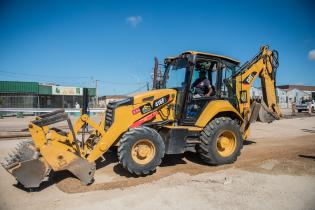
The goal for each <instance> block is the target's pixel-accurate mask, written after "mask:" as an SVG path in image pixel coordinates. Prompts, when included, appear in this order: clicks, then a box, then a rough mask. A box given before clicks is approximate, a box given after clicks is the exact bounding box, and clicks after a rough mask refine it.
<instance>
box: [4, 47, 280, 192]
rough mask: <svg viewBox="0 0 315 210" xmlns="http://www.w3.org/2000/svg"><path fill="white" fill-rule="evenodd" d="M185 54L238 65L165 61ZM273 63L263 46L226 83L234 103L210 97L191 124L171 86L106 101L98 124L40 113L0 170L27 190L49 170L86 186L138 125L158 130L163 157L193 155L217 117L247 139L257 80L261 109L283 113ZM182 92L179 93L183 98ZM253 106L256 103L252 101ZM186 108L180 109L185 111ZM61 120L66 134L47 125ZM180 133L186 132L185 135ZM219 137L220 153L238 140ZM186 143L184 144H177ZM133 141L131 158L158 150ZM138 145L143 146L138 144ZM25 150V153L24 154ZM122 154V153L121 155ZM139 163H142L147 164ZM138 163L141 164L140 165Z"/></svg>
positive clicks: (225, 135)
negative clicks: (234, 125)
mask: <svg viewBox="0 0 315 210" xmlns="http://www.w3.org/2000/svg"><path fill="white" fill-rule="evenodd" d="M187 55H188V56H192V57H194V56H195V57H196V56H197V55H200V56H204V57H205V56H207V58H208V57H209V58H210V59H212V58H213V57H215V59H225V60H228V61H230V62H234V63H235V64H237V62H238V61H235V60H232V59H229V58H227V57H224V56H217V55H213V54H207V53H200V52H193V51H188V52H185V53H183V54H181V55H179V56H178V57H172V58H167V59H166V63H167V62H172V61H174V60H176V59H177V58H182V57H184V56H187ZM204 57H202V58H204ZM272 59H273V57H272V51H269V50H268V48H267V47H263V48H262V49H261V51H260V54H259V57H257V56H256V57H255V59H253V60H252V61H251V63H250V65H247V66H245V67H243V68H241V70H240V71H239V72H238V73H235V75H233V76H232V77H231V78H230V81H228V82H230V83H232V82H234V84H235V88H234V89H233V92H234V95H235V101H236V103H232V102H231V101H229V100H225V99H223V98H222V99H215V100H214V99H211V100H209V102H207V103H206V105H205V106H204V108H203V109H202V112H201V113H200V115H199V116H198V117H197V119H196V120H195V121H194V122H192V123H190V124H189V123H188V124H185V123H183V121H182V119H181V117H179V116H182V113H179V114H178V113H177V112H176V111H177V109H178V107H179V106H181V105H182V103H184V102H182V101H179V100H182V98H181V97H180V95H179V91H178V90H177V89H173V88H171V89H170V88H158V89H155V90H151V91H147V92H144V93H139V94H136V95H133V96H130V97H128V98H126V99H123V100H120V101H116V102H110V103H109V104H108V106H107V110H106V113H105V114H104V118H103V119H102V120H101V121H100V122H94V121H93V120H92V119H91V118H90V117H89V115H88V114H82V115H81V116H80V117H79V118H78V119H77V120H76V122H75V123H74V124H73V125H72V123H71V121H70V119H69V118H68V116H67V114H66V113H65V112H64V110H57V111H56V112H53V113H49V114H44V115H41V116H39V117H37V118H36V120H34V121H32V122H31V123H30V124H29V131H30V133H31V135H32V139H33V141H32V142H26V143H24V144H22V146H20V147H19V148H18V149H17V151H18V153H19V154H17V155H16V156H15V158H12V159H10V160H8V161H7V163H5V164H3V166H4V167H5V168H6V169H7V170H8V171H9V172H10V173H11V174H13V175H14V176H15V177H16V179H17V180H18V181H19V182H21V183H22V184H23V185H24V186H25V187H30V188H31V187H38V186H39V185H40V183H41V182H42V180H44V178H45V177H46V176H47V175H48V174H49V172H50V171H51V170H53V171H60V170H69V171H71V172H72V173H73V174H74V175H75V176H77V177H78V178H79V179H80V180H81V181H82V182H83V183H84V184H89V183H91V182H92V181H93V176H94V172H95V169H96V167H95V161H96V160H98V159H99V158H101V157H102V156H103V155H104V153H106V152H107V151H108V150H109V149H110V148H111V147H113V146H117V145H120V144H126V142H125V140H123V141H122V142H121V139H123V138H124V135H125V134H126V133H128V132H130V131H132V130H133V129H136V128H139V127H143V126H144V127H153V128H156V131H157V132H158V133H160V135H161V137H163V139H164V141H165V142H164V143H163V144H165V148H166V150H165V153H166V154H167V153H168V154H177V153H183V152H185V151H188V149H187V148H189V149H192V150H194V151H195V147H196V148H197V147H198V145H199V144H200V139H199V138H200V135H201V134H202V132H206V131H207V130H206V131H205V129H206V128H207V126H208V127H209V126H210V127H211V126H212V125H211V124H209V123H210V122H212V121H213V120H215V119H219V118H220V120H221V121H222V120H223V121H224V120H225V119H231V120H234V121H235V122H237V124H238V125H237V126H239V129H240V133H241V135H242V136H241V138H242V139H247V138H248V134H249V127H250V123H251V122H253V121H254V120H255V119H253V118H256V117H257V115H258V114H257V113H258V112H259V111H260V109H258V108H257V107H256V108H255V107H253V106H252V105H253V103H251V102H250V87H251V86H252V84H253V82H254V80H255V79H256V78H257V77H260V78H261V79H262V88H263V93H264V105H263V107H264V108H265V109H268V110H267V111H269V112H270V113H271V115H272V116H274V118H279V116H280V115H281V113H280V109H279V107H278V105H277V103H276V96H275V77H274V76H273V74H274V72H273V71H274V69H273V66H272V62H273V61H272ZM164 79H165V78H164ZM244 79H245V80H244ZM186 92H187V91H186ZM186 92H185V91H184V92H183V93H184V94H186ZM184 96H185V95H184ZM182 97H183V96H182ZM185 103H187V102H185ZM254 105H256V104H255V103H254ZM257 106H258V105H257ZM259 106H260V105H259ZM185 107H186V106H184V105H183V109H184V108H185ZM254 110H256V111H254ZM254 112H256V113H254ZM60 121H67V123H68V125H69V131H68V132H64V131H60V130H59V129H55V128H51V127H50V125H51V124H54V123H56V122H60ZM86 128H89V132H86ZM209 129H210V128H209ZM82 132H85V133H86V134H88V135H87V138H86V139H79V138H78V136H79V134H80V133H82ZM152 132H153V131H152ZM154 132H155V131H154ZM154 132H153V133H154ZM183 133H187V134H185V135H186V136H185V135H184V134H183ZM231 133H232V134H231ZM181 135H183V136H181ZM217 138H218V140H217V141H218V148H219V149H220V148H223V147H224V146H227V145H229V144H231V145H232V144H233V145H234V146H233V145H232V146H230V148H232V149H233V148H234V147H235V144H236V141H235V138H236V137H235V135H234V134H233V132H229V131H224V132H221V133H220V135H218V137H217ZM172 139H174V140H172ZM184 139H186V140H185V141H187V142H185V144H181V141H184ZM201 140H202V139H201ZM137 142H138V144H140V146H139V148H137V151H138V153H133V156H136V155H140V156H141V155H143V154H144V153H148V152H149V149H150V148H149V147H153V150H152V151H153V153H152V154H155V153H157V152H158V151H157V149H158V147H155V146H154V144H153V143H152V144H150V143H149V144H148V143H147V142H150V141H147V140H145V139H144V140H143V139H142V140H141V141H140V143H139V141H137ZM142 142H144V143H143V144H141V143H142ZM174 142H176V143H174ZM135 145H136V144H135ZM148 145H149V146H148ZM152 145H153V146H152ZM177 145H179V146H177ZM187 145H190V147H188V146H187ZM191 145H192V146H191ZM134 147H135V146H133V148H134ZM163 147H164V145H163ZM197 149H198V148H197ZM25 151H27V152H26V153H27V154H28V155H25V154H23V152H24V153H25ZM152 151H151V152H152ZM196 151H197V150H196ZM227 151H228V150H226V151H223V152H221V153H220V154H224V155H226V156H228V155H229V154H230V153H229V152H227ZM131 152H132V151H131ZM21 153H22V154H21ZM120 153H122V152H121V151H120ZM140 158H141V157H140ZM122 162H123V161H122ZM142 162H144V163H145V161H142ZM142 162H141V160H139V161H138V163H142ZM140 165H141V164H140ZM31 167H39V168H40V170H38V171H39V172H38V175H37V176H36V177H35V178H32V173H33V172H34V171H33V170H31V169H30V168H31ZM22 169H23V170H22ZM27 176H29V177H27Z"/></svg>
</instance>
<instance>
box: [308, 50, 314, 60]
mask: <svg viewBox="0 0 315 210" xmlns="http://www.w3.org/2000/svg"><path fill="white" fill-rule="evenodd" d="M308 58H309V59H310V60H315V49H314V50H311V51H309V53H308Z"/></svg>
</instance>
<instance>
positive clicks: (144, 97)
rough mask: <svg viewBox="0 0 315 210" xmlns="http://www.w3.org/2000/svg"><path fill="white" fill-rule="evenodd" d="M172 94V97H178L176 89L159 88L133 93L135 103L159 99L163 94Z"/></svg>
mask: <svg viewBox="0 0 315 210" xmlns="http://www.w3.org/2000/svg"><path fill="white" fill-rule="evenodd" d="M166 95H170V97H171V98H175V97H176V90H174V89H159V90H151V91H147V92H143V93H138V94H135V95H133V103H134V104H140V103H144V102H150V101H154V100H157V99H159V98H161V97H163V96H166Z"/></svg>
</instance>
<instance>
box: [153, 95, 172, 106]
mask: <svg viewBox="0 0 315 210" xmlns="http://www.w3.org/2000/svg"><path fill="white" fill-rule="evenodd" d="M169 98H170V95H166V96H163V97H162V98H159V99H156V100H155V101H153V109H155V108H157V107H159V106H162V105H164V104H166V103H167V102H168V100H169Z"/></svg>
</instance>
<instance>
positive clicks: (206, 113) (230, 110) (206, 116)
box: [195, 100, 244, 128]
mask: <svg viewBox="0 0 315 210" xmlns="http://www.w3.org/2000/svg"><path fill="white" fill-rule="evenodd" d="M224 113H226V114H227V116H229V115H232V117H234V118H237V119H238V120H240V121H241V122H244V119H243V118H242V116H241V115H240V114H239V112H238V111H237V110H236V109H235V108H234V107H233V105H232V104H231V103H230V102H228V101H226V100H215V101H211V102H210V103H208V105H207V106H206V108H205V109H204V110H203V111H202V114H201V115H200V116H199V118H198V120H197V122H196V124H195V126H197V127H200V128H204V127H205V126H206V125H207V124H208V122H210V121H211V120H212V119H213V118H214V117H215V116H216V115H218V114H221V115H222V114H223V115H224Z"/></svg>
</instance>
